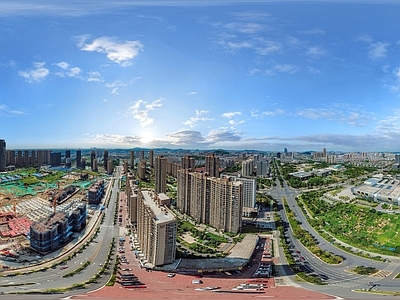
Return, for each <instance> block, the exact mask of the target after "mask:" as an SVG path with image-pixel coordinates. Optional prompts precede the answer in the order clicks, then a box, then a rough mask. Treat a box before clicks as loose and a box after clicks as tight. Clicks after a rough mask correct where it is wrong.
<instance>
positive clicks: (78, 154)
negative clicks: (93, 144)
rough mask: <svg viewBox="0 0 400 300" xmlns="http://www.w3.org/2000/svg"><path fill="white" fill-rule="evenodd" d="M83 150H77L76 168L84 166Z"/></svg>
mask: <svg viewBox="0 0 400 300" xmlns="http://www.w3.org/2000/svg"><path fill="white" fill-rule="evenodd" d="M81 164H82V150H80V149H79V150H76V168H77V169H80V168H82V165H81Z"/></svg>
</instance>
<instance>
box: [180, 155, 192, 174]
mask: <svg viewBox="0 0 400 300" xmlns="http://www.w3.org/2000/svg"><path fill="white" fill-rule="evenodd" d="M181 168H182V169H191V170H192V171H194V170H195V168H196V160H195V159H194V157H191V156H183V157H182V158H181Z"/></svg>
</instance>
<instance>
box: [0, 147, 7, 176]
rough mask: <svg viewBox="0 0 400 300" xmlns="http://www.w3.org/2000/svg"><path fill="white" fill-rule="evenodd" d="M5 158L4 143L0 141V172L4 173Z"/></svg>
mask: <svg viewBox="0 0 400 300" xmlns="http://www.w3.org/2000/svg"><path fill="white" fill-rule="evenodd" d="M6 158H7V149H6V141H5V140H0V172H5V170H6Z"/></svg>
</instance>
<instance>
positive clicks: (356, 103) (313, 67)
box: [0, 0, 400, 151]
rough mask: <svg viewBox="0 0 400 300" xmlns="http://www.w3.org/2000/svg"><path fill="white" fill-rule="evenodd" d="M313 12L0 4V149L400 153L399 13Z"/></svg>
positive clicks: (379, 9) (374, 7) (364, 6)
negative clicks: (1, 143) (4, 146)
mask: <svg viewBox="0 0 400 300" xmlns="http://www.w3.org/2000/svg"><path fill="white" fill-rule="evenodd" d="M58 2H67V3H58ZM110 2H111V3H110ZM133 2H134V3H135V4H133ZM319 2H320V1H204V0H203V1H179V0H175V1H151V0H146V1H99V0H97V1H88V0H86V1H84V0H83V1H82V0H81V1H19V0H13V1H1V0H0V7H1V9H0V138H2V139H5V140H6V142H7V148H9V149H17V148H78V147H79V148H89V147H104V148H115V147H119V148H134V147H147V148H157V147H169V148H187V149H194V148H197V149H216V148H225V149H238V150H240V149H258V150H263V151H282V150H283V148H284V147H286V148H287V149H288V150H289V151H304V150H316V151H321V149H322V148H327V150H328V151H329V150H336V151H339V150H341V151H399V150H400V105H399V102H400V97H399V96H400V89H399V88H400V3H399V4H397V3H396V1H334V2H329V1H324V3H323V4H322V3H319Z"/></svg>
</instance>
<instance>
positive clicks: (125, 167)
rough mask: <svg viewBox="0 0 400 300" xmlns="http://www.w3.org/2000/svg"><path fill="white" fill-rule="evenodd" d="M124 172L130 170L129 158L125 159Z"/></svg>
mask: <svg viewBox="0 0 400 300" xmlns="http://www.w3.org/2000/svg"><path fill="white" fill-rule="evenodd" d="M123 166H124V172H125V173H126V174H127V173H128V171H129V168H128V161H127V160H124V165H123Z"/></svg>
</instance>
